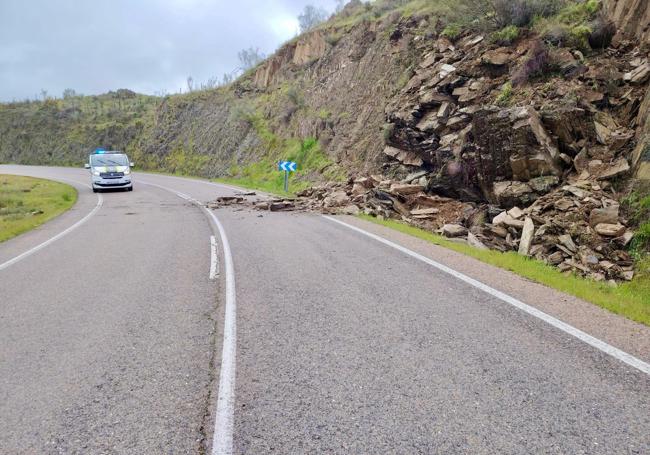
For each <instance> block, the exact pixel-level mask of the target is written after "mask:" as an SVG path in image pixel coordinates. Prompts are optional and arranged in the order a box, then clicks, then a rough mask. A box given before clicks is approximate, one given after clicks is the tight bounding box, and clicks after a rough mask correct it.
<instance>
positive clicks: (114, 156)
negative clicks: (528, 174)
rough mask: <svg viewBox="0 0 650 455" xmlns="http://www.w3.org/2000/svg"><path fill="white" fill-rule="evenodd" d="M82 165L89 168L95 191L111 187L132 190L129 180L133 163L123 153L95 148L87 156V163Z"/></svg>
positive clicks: (131, 182) (131, 183)
mask: <svg viewBox="0 0 650 455" xmlns="http://www.w3.org/2000/svg"><path fill="white" fill-rule="evenodd" d="M84 167H85V168H86V169H90V178H91V183H92V186H93V192H95V193H96V192H98V191H100V190H103V189H111V188H116V189H117V188H121V189H125V190H127V191H133V181H132V180H131V167H133V163H132V162H130V161H129V157H128V156H126V154H124V153H121V152H108V151H106V150H103V149H97V150H95V151H94V152H93V154H92V155H90V156H89V157H88V163H86V165H85V166H84Z"/></svg>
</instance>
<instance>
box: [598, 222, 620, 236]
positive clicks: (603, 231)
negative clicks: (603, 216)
mask: <svg viewBox="0 0 650 455" xmlns="http://www.w3.org/2000/svg"><path fill="white" fill-rule="evenodd" d="M594 229H595V230H596V232H597V233H598V234H599V235H602V236H603V237H620V236H621V235H623V234H624V233H625V226H623V225H622V224H620V223H616V224H609V223H601V224H598V225H596V227H594Z"/></svg>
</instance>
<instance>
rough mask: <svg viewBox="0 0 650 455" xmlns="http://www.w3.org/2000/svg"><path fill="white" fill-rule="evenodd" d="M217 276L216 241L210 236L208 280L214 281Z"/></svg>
mask: <svg viewBox="0 0 650 455" xmlns="http://www.w3.org/2000/svg"><path fill="white" fill-rule="evenodd" d="M216 276H217V239H215V238H214V235H211V236H210V279H211V280H214V279H215V278H216Z"/></svg>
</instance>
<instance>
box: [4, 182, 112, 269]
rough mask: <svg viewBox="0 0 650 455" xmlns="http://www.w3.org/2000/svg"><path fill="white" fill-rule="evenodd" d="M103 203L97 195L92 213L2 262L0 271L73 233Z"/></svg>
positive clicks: (101, 198) (99, 195) (100, 196)
mask: <svg viewBox="0 0 650 455" xmlns="http://www.w3.org/2000/svg"><path fill="white" fill-rule="evenodd" d="M57 180H65V179H58V178H57ZM68 181H71V180H68ZM74 183H76V184H78V185H84V186H87V187H88V188H91V187H90V185H86V184H84V183H79V182H74ZM103 203H104V198H103V197H102V195H101V194H99V193H97V204H96V205H95V208H94V209H92V211H91V212H90V213H88V214H87V215H86V216H84V217H83V218H82V219H80V220H79V221H77V222H76V223H75V224H73V225H72V226H70V227H69V228H67V229H65V230H64V231H62V232H59V233H58V234H57V235H55V236H54V237H52V238H50V239H48V240H46V241H45V242H43V243H41V244H40V245H37V246H35V247H34V248H31V249H29V250H27V251H25V252H24V253H22V254H19V255H18V256H16V257H14V258H12V259H9V260H8V261H7V262H4V263H2V264H0V270H4V269H6V268H7V267H10V266H12V265H14V264H15V263H17V262H19V261H21V260H23V259H25V258H26V257H28V256H31V255H32V254H34V253H36V252H37V251H39V250H42V249H43V248H45V247H46V246H48V245H50V244H51V243H54V242H56V241H57V240H59V239H60V238H61V237H63V236H65V235H66V234H69V233H70V232H72V231H74V230H75V229H77V228H78V227H79V226H81V225H82V224H84V223H85V222H86V221H88V220H89V219H90V218H91V217H92V216H93V215H94V214H95V213H97V211H98V210H99V209H100V208H101V207H102V204H103Z"/></svg>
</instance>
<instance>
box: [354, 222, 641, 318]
mask: <svg viewBox="0 0 650 455" xmlns="http://www.w3.org/2000/svg"><path fill="white" fill-rule="evenodd" d="M361 218H362V219H364V220H367V221H370V222H372V223H375V224H379V225H382V226H386V227H389V228H391V229H394V230H396V231H399V232H402V233H404V234H408V235H412V236H414V237H417V238H420V239H422V240H426V241H428V242H430V243H433V244H435V245H439V246H442V247H445V248H448V249H450V250H454V251H457V252H459V253H462V254H465V255H467V256H471V257H473V258H476V259H478V260H480V261H482V262H485V263H487V264H492V265H495V266H497V267H500V268H502V269H506V270H509V271H511V272H514V273H516V274H517V275H521V276H523V277H525V278H528V279H530V280H532V281H535V282H537V283H541V284H544V285H546V286H549V287H551V288H554V289H557V290H559V291H562V292H565V293H567V294H570V295H574V296H576V297H578V298H580V299H583V300H586V301H587V302H591V303H594V304H596V305H598V306H600V307H602V308H605V309H607V310H609V311H611V312H612V313H616V314H620V315H622V316H625V317H627V318H629V319H631V320H633V321H637V322H640V323H642V324H645V325H648V326H650V259H649V258H646V259H645V260H643V261H640V262H639V263H638V270H637V277H636V278H635V280H634V281H632V282H631V283H624V284H621V285H620V286H618V287H612V286H609V285H608V284H605V283H598V282H595V281H592V280H587V279H584V278H581V277H578V276H575V275H568V276H567V275H564V274H563V273H561V272H560V271H559V270H557V269H556V268H553V267H551V266H549V265H547V264H545V263H543V262H541V261H537V260H534V259H530V258H527V257H524V256H520V255H519V254H517V253H515V252H508V253H500V252H498V251H491V250H488V251H485V250H479V249H476V248H473V247H471V246H469V245H467V244H463V243H456V242H452V241H450V240H448V239H446V238H444V237H442V236H439V235H436V234H433V233H431V232H428V231H425V230H423V229H419V228H416V227H413V226H409V225H407V224H404V223H401V222H397V221H392V220H379V219H377V218H374V217H370V216H365V215H362V216H361Z"/></svg>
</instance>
